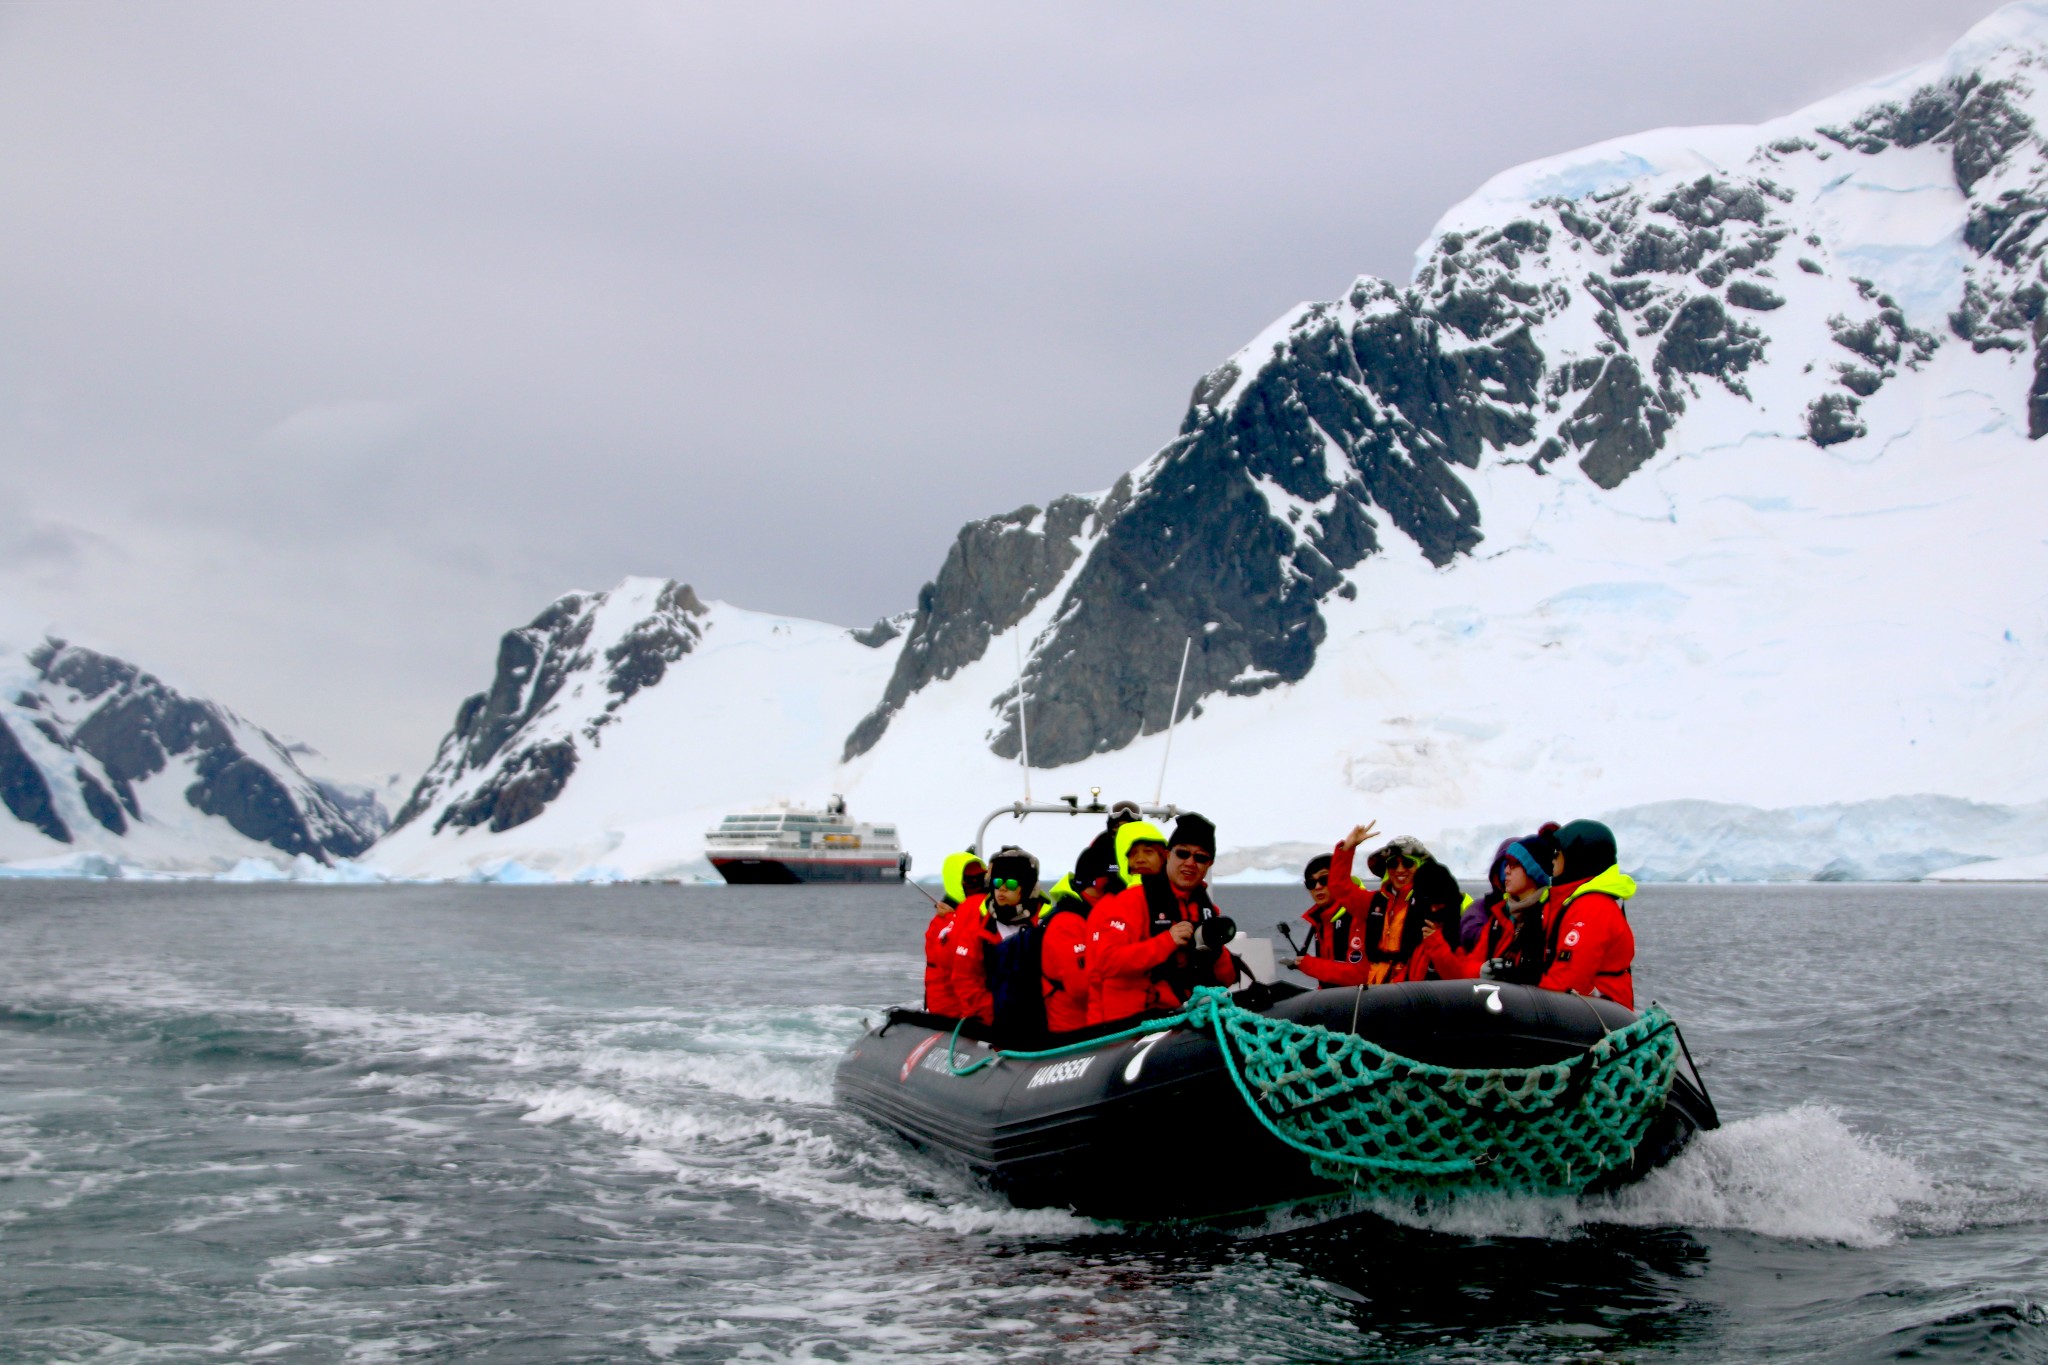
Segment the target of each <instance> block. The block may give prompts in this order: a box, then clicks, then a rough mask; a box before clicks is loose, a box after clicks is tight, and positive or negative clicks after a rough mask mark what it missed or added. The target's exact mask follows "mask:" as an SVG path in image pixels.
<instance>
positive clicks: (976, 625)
mask: <svg viewBox="0 0 2048 1365" xmlns="http://www.w3.org/2000/svg"><path fill="white" fill-rule="evenodd" d="M1225 368H1229V367H1227V366H1226V367H1225ZM1216 373H1217V374H1220V373H1221V371H1218V372H1216ZM1215 378H1216V375H1215V374H1212V375H1210V376H1209V377H1208V380H1207V381H1205V383H1207V382H1211V381H1214V380H1215ZM1228 387H1229V386H1228V385H1224V386H1223V388H1221V389H1214V391H1213V394H1212V397H1213V396H1215V395H1220V394H1221V393H1223V392H1225V391H1227V389H1228ZM1195 392H1196V400H1197V403H1198V404H1199V403H1201V402H1204V401H1207V400H1204V399H1203V394H1204V392H1205V389H1204V388H1203V387H1202V386H1200V385H1198V386H1197V387H1196V391H1195ZM1095 513H1096V508H1095V505H1094V504H1093V503H1092V502H1090V501H1089V500H1088V499H1086V498H1076V497H1064V498H1059V499H1056V500H1055V501H1054V502H1053V504H1052V505H1051V506H1050V507H1047V508H1046V509H1045V511H1044V512H1043V513H1042V514H1041V513H1040V511H1039V509H1038V508H1036V507H1020V508H1018V509H1017V510H1016V511H1014V512H1011V513H1009V514H1007V515H1005V516H1000V517H989V518H987V519H985V520H982V521H974V522H969V523H968V524H967V525H966V526H963V527H962V528H961V529H960V534H959V535H958V536H957V537H955V538H954V541H953V548H952V549H951V550H949V551H948V552H947V554H946V562H945V564H944V565H943V566H941V568H940V569H939V576H938V577H937V578H936V579H934V580H932V581H931V582H929V583H927V584H925V585H924V588H923V589H922V590H921V591H920V592H919V593H918V595H917V615H916V617H915V618H913V619H912V621H911V623H910V638H909V639H908V640H906V641H905V642H904V646H903V652H902V653H901V654H900V655H898V656H897V659H896V668H895V670H894V671H893V672H892V673H891V674H890V675H889V684H888V686H887V687H886V688H885V689H884V690H883V692H882V700H881V702H880V703H879V704H878V705H877V706H876V707H875V709H874V710H873V711H871V712H869V713H868V715H867V716H866V717H865V718H864V719H863V720H862V721H861V722H860V724H859V725H857V726H855V727H854V731H853V733H852V734H851V735H849V736H848V737H847V740H846V749H845V757H847V758H849V759H850V758H853V757H855V756H856V755H858V754H863V753H866V752H867V751H868V750H869V749H871V748H873V747H874V745H875V741H877V740H879V739H880V738H881V737H882V734H883V732H884V731H885V730H887V729H888V726H889V722H890V720H891V719H893V718H894V717H895V715H896V712H897V711H898V710H899V709H901V707H902V705H903V703H904V702H905V701H906V700H908V699H909V698H910V696H911V695H912V694H913V693H915V692H916V691H918V689H920V688H922V687H924V686H926V685H927V684H929V683H933V682H937V681H940V680H942V679H945V678H950V677H952V676H953V675H954V674H955V673H958V672H959V671H960V670H961V669H963V668H965V667H966V666H967V665H969V664H971V663H973V662H974V661H975V660H976V659H979V658H980V657H981V656H982V655H983V654H984V653H986V652H987V650H988V642H989V641H990V640H991V639H993V638H994V637H995V636H996V635H999V634H1001V633H1002V632H1003V631H1006V630H1008V629H1009V628H1010V627H1011V626H1014V625H1016V624H1017V622H1019V621H1021V620H1023V619H1024V616H1025V615H1026V613H1028V612H1029V611H1030V610H1031V609H1032V608H1033V607H1035V606H1037V605H1038V604H1039V602H1041V601H1042V600H1044V598H1045V595H1046V594H1047V593H1049V592H1051V591H1052V590H1053V589H1054V588H1056V587H1058V586H1059V583H1060V580H1061V579H1062V578H1064V577H1065V576H1066V573H1067V571H1068V570H1069V569H1071V568H1073V566H1074V561H1075V560H1076V559H1078V558H1079V557H1080V554H1081V550H1080V546H1079V544H1078V543H1077V542H1078V540H1079V538H1080V537H1081V535H1082V533H1083V531H1084V529H1085V528H1086V527H1087V526H1088V524H1089V521H1090V519H1091V518H1092V517H1094V515H1095Z"/></svg>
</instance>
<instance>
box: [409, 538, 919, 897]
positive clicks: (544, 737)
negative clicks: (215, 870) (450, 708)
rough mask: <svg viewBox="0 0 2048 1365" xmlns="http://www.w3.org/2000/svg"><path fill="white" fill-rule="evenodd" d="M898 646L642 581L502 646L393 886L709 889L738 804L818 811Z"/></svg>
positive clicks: (460, 717)
mask: <svg viewBox="0 0 2048 1365" xmlns="http://www.w3.org/2000/svg"><path fill="white" fill-rule="evenodd" d="M901 647H902V642H901V639H900V636H899V634H898V632H897V631H896V630H895V629H894V628H892V627H890V626H889V625H888V624H887V623H880V624H878V625H877V626H876V627H874V628H871V629H870V630H866V631H850V630H847V629H845V628H843V627H840V626H828V625H823V624H820V623H819V622H816V621H801V620H794V619H791V618H786V617H778V616H766V615H762V614H760V613H758V612H750V611H743V610H740V609H739V608H736V607H730V606H727V605H725V604H724V603H721V602H710V603H706V602H703V601H700V600H699V599H698V597H697V595H696V593H694V592H692V591H691V590H690V588H689V586H688V585H686V584H681V583H672V582H662V581H659V580H656V579H649V578H629V579H627V580H625V581H624V582H623V583H621V584H619V585H618V586H617V587H615V588H613V589H612V590H611V591H609V592H578V593H570V594H569V595H567V596H565V597H563V598H561V599H560V600H558V601H556V602H555V603H554V604H553V605H551V606H550V607H548V609H547V610H546V611H543V612H542V613H541V614H540V615H539V616H537V617H535V618H534V620H533V621H532V623H531V624H529V625H527V626H524V627H522V628H520V629H518V630H513V631H509V632H507V633H506V634H505V636H504V637H503V639H502V640H500V642H499V646H498V662H497V669H496V673H495V676H494V677H493V678H492V681H491V686H490V688H489V690H488V691H484V692H479V693H478V694H476V695H475V696H473V697H470V698H469V699H468V700H466V701H464V702H463V703H462V705H461V707H460V708H458V710H457V712H456V717H455V725H454V728H453V729H452V730H450V731H449V733H448V736H447V738H445V739H443V740H442V741H441V747H440V751H439V752H438V753H437V754H436V755H435V757H434V762H433V764H432V765H431V766H430V767H429V768H428V769H427V771H426V774H425V775H424V776H423V777H421V779H420V781H419V785H418V786H417V787H416V788H415V789H414V791H413V794H412V797H411V799H410V800H408V801H407V802H406V804H405V806H404V807H403V808H402V809H401V810H400V811H399V812H398V815H397V817H396V818H395V821H394V824H393V828H392V831H391V833H390V834H389V835H387V836H386V837H385V839H384V840H383V841H382V842H381V843H380V844H379V845H378V846H377V848H376V849H375V850H374V851H373V855H372V859H371V861H372V862H373V863H374V864H375V866H377V867H378V868H380V869H384V870H387V871H391V872H396V873H400V874H403V875H411V876H463V875H468V874H472V873H477V872H493V871H496V870H498V869H501V868H504V867H506V866H508V865H509V866H511V867H513V868H515V869H518V870H522V871H524V872H528V873H532V874H537V875H542V876H551V877H557V878H564V879H567V878H573V877H579V876H581V877H592V876H610V877H620V876H624V877H663V876H673V875H677V874H688V873H694V872H700V871H701V872H708V871H709V867H708V865H706V864H703V863H702V861H701V859H702V854H703V832H704V830H705V829H706V828H708V827H709V826H711V825H714V824H716V823H717V822H718V820H719V818H720V817H721V816H723V815H724V814H725V813H726V812H727V811H728V810H730V809H732V808H734V806H735V805H736V804H745V803H753V802H760V801H764V800H769V799H773V798H775V797H789V798H795V799H803V798H809V799H811V800H813V801H819V800H822V799H823V798H824V796H825V795H827V793H826V792H825V791H823V790H821V788H820V784H821V783H823V782H825V781H827V780H829V778H830V776H831V773H832V769H833V762H834V758H835V756H836V755H837V753H838V750H839V747H840V745H841V744H843V743H844V742H845V738H846V734H847V731H848V730H849V729H851V728H852V727H853V725H854V723H855V722H856V721H857V720H858V719H859V718H860V716H861V713H862V712H863V711H864V710H866V709H867V708H868V707H869V706H871V705H872V704H873V702H874V698H875V697H876V696H877V695H878V694H879V693H880V692H881V690H882V687H883V685H884V684H885V682H886V681H887V679H888V677H889V672H890V669H891V668H892V667H893V666H894V664H895V661H896V655H897V652H898V651H899V650H900V649H901Z"/></svg>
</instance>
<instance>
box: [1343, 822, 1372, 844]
mask: <svg viewBox="0 0 2048 1365" xmlns="http://www.w3.org/2000/svg"><path fill="white" fill-rule="evenodd" d="M1379 830H1380V827H1379V822H1378V821H1376V820H1368V821H1366V822H1365V823H1364V824H1362V825H1353V826H1352V827H1351V832H1350V833H1349V834H1347V835H1345V836H1344V847H1346V848H1357V847H1358V846H1359V845H1360V844H1362V843H1364V842H1365V841H1366V840H1367V839H1370V838H1372V836H1373V835H1375V834H1377V833H1379Z"/></svg>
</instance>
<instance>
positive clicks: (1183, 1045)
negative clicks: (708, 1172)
mask: <svg viewBox="0 0 2048 1365" xmlns="http://www.w3.org/2000/svg"><path fill="white" fill-rule="evenodd" d="M1262 1012H1263V1013H1265V1014H1268V1015H1270V1016H1272V1017H1275V1018H1283V1019H1287V1020H1291V1021H1293V1022H1295V1023H1299V1024H1313V1025H1320V1026H1322V1027H1324V1028H1327V1029H1331V1030H1333V1031H1336V1032H1339V1033H1354V1032H1355V1033H1356V1034H1357V1035H1358V1036H1359V1037H1361V1038H1364V1039H1366V1040H1368V1041H1370V1042H1372V1043H1375V1044H1377V1045H1378V1046H1380V1047H1382V1048H1385V1049H1387V1050H1389V1051H1391V1052H1396V1053H1399V1054H1400V1055H1401V1056H1403V1057H1407V1058H1410V1059H1413V1060H1415V1061H1419V1062H1427V1063H1434V1064H1436V1065H1439V1066H1452V1067H1462V1068H1469V1069H1475V1070H1480V1069H1493V1068H1524V1067H1535V1066H1544V1065H1548V1064H1551V1063H1555V1062H1560V1061H1564V1060H1567V1059H1569V1058H1572V1057H1575V1056H1578V1055H1579V1054H1581V1053H1583V1052H1584V1051H1585V1050H1586V1049H1587V1048H1589V1047H1591V1046H1592V1045H1593V1044H1594V1043H1597V1042H1599V1041H1600V1040H1601V1038H1602V1037H1603V1036H1605V1035H1606V1034H1607V1033H1610V1032H1612V1031H1614V1030H1616V1029H1619V1028H1621V1027H1623V1026H1624V1025H1627V1024H1629V1023H1631V1022H1633V1021H1634V1019H1635V1018H1636V1016H1635V1015H1634V1014H1633V1013H1632V1012H1631V1011H1629V1010H1628V1009H1625V1008H1623V1007H1622V1006H1620V1005H1617V1004H1614V1003H1612V1002H1610V1001H1605V1000H1589V999H1586V998H1584V997H1581V996H1576V995H1563V994H1559V993H1558V992H1555V991H1543V990H1537V989H1535V988H1534V987H1530V986H1515V985H1504V984H1495V983H1493V982H1473V981H1429V982H1417V983H1410V984H1404V985H1396V986H1381V987H1376V988H1374V989H1372V990H1368V991H1362V992H1361V991H1359V990H1356V989H1353V988H1337V989H1330V990H1319V991H1308V992H1303V993H1301V994H1298V995H1293V996H1290V997H1288V998H1286V999H1282V1000H1279V1001H1277V1002H1276V1003H1273V1004H1271V1005H1270V1006H1268V1007H1267V1008H1266V1009H1265V1010H1264V1011H1262ZM1132 1022H1133V1021H1130V1020H1125V1021H1123V1022H1121V1023H1119V1024H1117V1025H1113V1026H1110V1027H1106V1028H1104V1029H1101V1030H1098V1032H1101V1033H1104V1034H1107V1033H1112V1032H1118V1031H1121V1030H1125V1029H1128V1028H1130V1027H1131V1025H1132ZM953 1030H954V1021H953V1020H950V1019H944V1018H940V1017H938V1016H936V1015H928V1014H922V1013H917V1012H914V1011H908V1010H892V1011H891V1012H890V1014H889V1016H888V1018H887V1019H886V1020H885V1021H884V1022H883V1023H882V1024H881V1025H880V1026H878V1027H876V1028H874V1029H871V1030H870V1031H869V1032H868V1033H867V1034H865V1035H864V1036H863V1037H862V1038H861V1040H860V1041H859V1042H858V1043H856V1044H855V1045H854V1046H853V1048H852V1049H851V1050H850V1051H849V1052H848V1054H847V1056H846V1057H845V1059H844V1060H842V1061H841V1062H840V1064H839V1071H838V1076H837V1081H836V1087H835V1088H836V1091H837V1095H838V1099H839V1103H840V1104H841V1105H843V1106H844V1107H846V1108H847V1109H850V1110H852V1111H853V1112H854V1113H857V1114H860V1115H862V1116H863V1117H865V1118H868V1119H871V1120H873V1121H874V1122H876V1123H879V1124H881V1125H883V1126H884V1127H887V1128H890V1129H893V1130H895V1131H896V1132H897V1133H900V1134H901V1135H902V1136H904V1137H905V1138H907V1139H909V1140H910V1141H911V1142H912V1143H914V1144H916V1145H917V1146H919V1147H921V1148H923V1149H925V1150H926V1151H928V1152H930V1153H932V1154H934V1155H936V1156H938V1157H940V1158H942V1159H945V1160H949V1161H952V1162H956V1163H959V1164H962V1165H965V1166H966V1167H968V1168H969V1169H970V1170H971V1171H973V1172H974V1173H975V1174H976V1175H978V1176H979V1177H981V1178H982V1179H984V1180H986V1181H987V1182H988V1184H989V1185H990V1186H991V1187H992V1188H994V1189H995V1190H997V1191H998V1192H999V1193H1001V1194H1003V1195H1005V1196H1006V1197H1008V1198H1009V1199H1010V1200H1011V1202H1013V1203H1015V1204H1017V1205H1019V1206H1020V1207H1027V1208H1029V1207H1059V1208H1072V1209H1074V1210H1076V1211H1077V1212H1080V1213H1083V1214H1086V1215H1089V1216H1091V1217H1096V1218H1106V1219H1116V1220H1153V1219H1170V1218H1214V1217H1221V1216H1226V1215H1230V1214H1234V1213H1241V1212H1248V1211H1252V1210H1256V1209H1262V1208H1270V1207H1273V1206H1276V1205H1284V1204H1290V1203H1296V1202H1300V1201H1304V1200H1311V1199H1316V1198H1320V1197H1324V1196H1328V1195H1333V1194H1338V1193H1342V1192H1344V1191H1345V1190H1346V1189H1347V1188H1348V1187H1347V1186H1345V1185H1343V1184H1340V1183H1337V1182H1335V1181H1332V1180H1330V1179H1327V1178H1325V1177H1323V1176H1319V1175H1317V1174H1316V1173H1315V1172H1314V1170H1312V1169H1311V1161H1310V1159H1309V1158H1308V1157H1307V1156H1305V1155H1304V1154H1302V1153H1300V1152H1298V1151H1296V1150H1294V1149H1293V1148H1290V1147H1288V1146H1286V1145H1284V1144H1283V1143H1281V1142H1280V1141H1279V1140H1278V1139H1277V1138H1275V1137H1274V1136H1273V1135H1272V1134H1271V1133H1270V1132H1269V1131H1268V1130H1267V1129H1266V1128H1265V1127H1264V1126H1263V1125H1261V1124H1260V1123H1259V1121H1258V1119H1257V1118H1256V1117H1254V1115H1253V1114H1252V1112H1251V1110H1250V1109H1249V1108H1248V1107H1247V1106H1246V1104H1245V1102H1244V1100H1243V1099H1242V1098H1241V1096H1240V1095H1239V1093H1238V1091H1237V1089H1236V1087H1235V1085H1234V1084H1233V1082H1232V1081H1231V1079H1230V1077H1229V1075H1228V1074H1227V1072H1226V1070H1225V1067H1224V1061H1223V1057H1222V1054H1221V1051H1220V1050H1219V1048H1218V1045H1217V1042H1216V1038H1215V1035H1214V1034H1213V1033H1212V1032H1210V1031H1208V1030H1205V1029H1198V1028H1193V1027H1187V1026H1179V1027H1175V1026H1173V1025H1171V1024H1167V1025H1164V1026H1163V1028H1162V1031H1160V1032H1155V1033H1149V1034H1145V1035H1142V1036H1139V1037H1135V1038H1119V1039H1116V1040H1113V1041H1107V1042H1105V1043H1104V1044H1103V1045H1102V1047H1101V1048H1100V1049H1099V1050H1084V1051H1080V1052H1077V1053H1074V1054H1072V1055H1069V1056H1063V1057H1059V1058H1053V1059H1046V1060H1038V1061H1030V1060H1024V1059H1020V1058H1004V1059H1002V1060H1000V1061H998V1062H997V1063H995V1064H994V1065H992V1066H986V1067H984V1068H982V1069H981V1070H979V1071H976V1072H975V1073H974V1074H972V1075H968V1076H956V1075H954V1074H952V1072H951V1070H950V1069H949V1067H948V1064H947V1054H948V1047H949V1040H950V1039H951V1038H952V1037H953ZM1061 1041H1062V1042H1066V1041H1069V1039H1065V1038H1063V1039H1062V1040H1061ZM990 1051H991V1045H990V1042H989V1040H988V1038H987V1036H986V1034H984V1033H981V1032H980V1031H979V1030H978V1029H977V1028H976V1026H975V1025H974V1024H972V1023H970V1024H968V1025H967V1026H966V1027H964V1028H963V1029H961V1031H960V1035H959V1038H958V1042H957V1044H955V1045H954V1057H955V1060H956V1061H957V1063H958V1064H959V1065H960V1066H961V1067H963V1068H965V1067H966V1066H968V1065H970V1064H971V1063H972V1062H974V1061H978V1060H980V1059H983V1058H986V1057H987V1056H988V1055H989V1053H990ZM1719 1123H1720V1119H1719V1117H1718V1116H1717V1115H1716V1114H1715V1112H1714V1105H1713V1101H1712V1100H1711V1099H1709V1098H1708V1096H1707V1093H1706V1089H1705V1087H1704V1086H1703V1085H1702V1084H1701V1083H1700V1080H1699V1076H1698V1074H1697V1073H1696V1072H1695V1071H1693V1069H1692V1067H1691V1065H1690V1061H1689V1059H1687V1061H1686V1063H1685V1064H1683V1065H1680V1066H1679V1067H1678V1070H1677V1073H1676V1074H1675V1076H1674V1077H1673V1080H1672V1085H1671V1090H1670V1093H1669V1095H1668V1096H1667V1097H1666V1099H1665V1102H1664V1105H1663V1108H1662V1109H1661V1111H1659V1112H1658V1113H1657V1114H1656V1115H1655V1117H1654V1118H1653V1119H1652V1120H1651V1122H1650V1126H1649V1130H1648V1132H1647V1134H1646V1135H1645V1136H1644V1138H1643V1140H1642V1141H1641V1142H1640V1143H1639V1144H1638V1145H1637V1147H1636V1150H1635V1155H1634V1159H1633V1160H1632V1161H1631V1162H1630V1163H1629V1164H1628V1165H1627V1166H1626V1167H1625V1168H1623V1169H1619V1170H1613V1171H1609V1172H1607V1173H1606V1174H1605V1175H1604V1176H1603V1177H1602V1178H1601V1179H1600V1180H1599V1181H1598V1182H1597V1183H1596V1184H1595V1186H1594V1188H1596V1189H1598V1188H1608V1187H1612V1186H1615V1185H1619V1184H1623V1183H1626V1182H1627V1181H1630V1180H1633V1179H1636V1178H1638V1177H1640V1176H1641V1175H1643V1174H1644V1173H1645V1172H1647V1171H1649V1170H1651V1169H1652V1168H1654V1167H1656V1166H1658V1165H1661V1164H1662V1163H1664V1162H1666V1161H1668V1160H1670V1159H1671V1158H1672V1157H1673V1156H1674V1155H1676V1154H1677V1152H1678V1151H1679V1150H1680V1149H1681V1148H1682V1147H1683V1146H1684V1145H1685V1143H1686V1142H1687V1141H1688V1140H1689V1139H1690V1138H1691V1136H1692V1135H1693V1133H1695V1132H1697V1131H1699V1130H1702V1129H1708V1128H1714V1127H1718V1126H1719Z"/></svg>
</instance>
